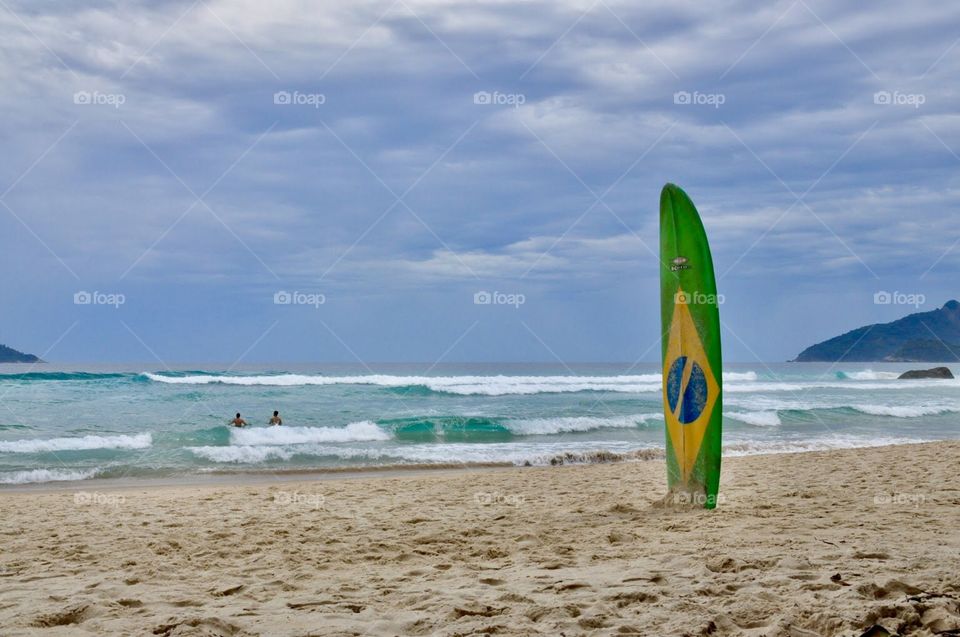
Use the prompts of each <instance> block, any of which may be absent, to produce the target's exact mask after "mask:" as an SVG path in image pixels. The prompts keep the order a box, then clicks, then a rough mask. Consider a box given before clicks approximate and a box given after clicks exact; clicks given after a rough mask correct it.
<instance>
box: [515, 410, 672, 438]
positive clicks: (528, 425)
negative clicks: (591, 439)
mask: <svg viewBox="0 0 960 637" xmlns="http://www.w3.org/2000/svg"><path fill="white" fill-rule="evenodd" d="M650 420H663V414H661V413H655V414H636V415H633V416H610V417H597V416H566V417H558V418H526V419H518V420H508V421H506V423H504V424H506V426H507V428H508V429H510V431H512V432H513V433H515V434H518V435H521V436H531V435H549V434H559V433H568V432H569V433H572V432H576V431H594V430H596V429H632V428H634V427H636V426H637V425H642V424H645V423H647V422H649V421H650Z"/></svg>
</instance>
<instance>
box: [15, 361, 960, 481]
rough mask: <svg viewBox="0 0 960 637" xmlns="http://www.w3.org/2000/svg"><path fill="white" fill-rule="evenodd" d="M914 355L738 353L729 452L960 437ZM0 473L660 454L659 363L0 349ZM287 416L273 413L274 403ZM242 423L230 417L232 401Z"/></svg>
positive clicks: (939, 391)
mask: <svg viewBox="0 0 960 637" xmlns="http://www.w3.org/2000/svg"><path fill="white" fill-rule="evenodd" d="M929 366H931V365H929V364H924V365H916V364H913V365H909V364H876V363H874V364H869V365H866V364H848V363H845V364H812V363H771V364H761V363H755V364H735V365H730V366H728V367H727V368H725V370H724V453H725V455H727V456H734V455H747V454H760V453H786V452H794V451H811V450H823V449H837V448H852V447H867V446H878V445H891V444H899V443H910V442H923V441H931V440H942V439H954V438H958V437H960V416H958V414H960V381H952V380H946V381H943V380H916V381H907V380H897V379H896V377H897V375H898V374H899V373H900V372H902V371H904V370H906V369H908V368H911V367H913V368H917V367H929ZM0 404H2V409H0V484H3V485H17V484H26V483H44V482H54V481H82V480H93V479H98V478H121V479H123V478H126V479H130V480H136V479H140V478H150V477H162V478H170V477H185V476H186V477H189V476H199V475H201V474H210V473H224V472H227V473H229V472H262V473H265V474H270V473H274V474H279V473H281V472H291V471H313V470H318V471H325V470H330V469H343V468H350V467H354V468H358V469H359V468H371V467H397V466H417V465H431V466H433V465H440V466H446V465H455V466H460V465H477V464H508V465H528V464H529V465H549V464H556V463H571V462H573V463H576V462H596V461H610V460H611V459H613V460H616V459H623V460H631V459H635V458H643V457H649V456H651V455H656V454H657V453H658V452H662V450H663V447H664V422H663V416H662V408H661V394H660V369H659V366H658V365H656V364H652V363H649V364H640V365H635V366H627V365H613V364H594V365H587V364H581V365H573V366H570V367H566V366H558V365H541V364H442V365H436V366H432V367H429V368H428V367H427V366H426V365H399V364H389V365H377V366H372V368H367V367H366V366H360V365H313V366H306V365H303V366H290V365H287V366H283V367H280V366H276V367H269V366H259V367H257V366H244V367H242V368H234V369H231V370H224V369H221V368H218V367H216V366H213V365H189V366H182V367H179V368H175V369H172V370H156V369H148V368H145V367H144V366H104V365H87V366H53V365H49V364H41V365H36V366H24V365H0ZM275 409H276V410H279V411H280V413H281V416H282V417H283V426H281V427H268V426H267V424H266V423H267V420H268V419H269V417H270V415H271V414H272V412H273V410H275ZM238 411H239V412H241V413H242V414H243V417H244V418H245V419H246V420H247V421H248V422H249V423H250V424H251V426H250V427H247V428H244V429H235V428H232V427H228V426H227V423H228V421H229V420H230V419H231V418H232V417H233V415H234V414H235V413H236V412H238Z"/></svg>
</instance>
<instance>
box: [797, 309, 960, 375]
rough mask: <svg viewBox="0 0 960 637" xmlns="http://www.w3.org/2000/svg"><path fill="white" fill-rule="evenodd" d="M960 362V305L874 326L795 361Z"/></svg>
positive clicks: (818, 346) (819, 345)
mask: <svg viewBox="0 0 960 637" xmlns="http://www.w3.org/2000/svg"><path fill="white" fill-rule="evenodd" d="M813 361H822V362H841V361H849V362H880V361H883V362H904V363H909V362H935V363H942V362H953V361H960V302H957V301H947V303H946V304H944V306H943V307H941V308H940V309H937V310H931V311H929V312H917V313H916V314H910V315H908V316H905V317H903V318H902V319H898V320H896V321H893V322H891V323H875V324H873V325H865V326H864V327H858V328H857V329H855V330H853V331H850V332H847V333H846V334H841V335H840V336H835V337H833V338H831V339H828V340H826V341H823V342H822V343H817V344H816V345H811V346H810V347H808V348H807V349H805V350H803V351H802V352H800V355H799V356H797V358H796V359H795V361H794V362H801V363H803V362H813Z"/></svg>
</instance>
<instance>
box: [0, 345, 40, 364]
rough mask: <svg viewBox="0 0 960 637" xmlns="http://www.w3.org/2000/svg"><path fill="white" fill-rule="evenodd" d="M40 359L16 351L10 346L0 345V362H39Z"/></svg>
mask: <svg viewBox="0 0 960 637" xmlns="http://www.w3.org/2000/svg"><path fill="white" fill-rule="evenodd" d="M39 362H40V359H39V358H37V357H36V356H34V355H33V354H24V353H23V352H18V351H17V350H15V349H13V348H12V347H7V346H6V345H0V363H39Z"/></svg>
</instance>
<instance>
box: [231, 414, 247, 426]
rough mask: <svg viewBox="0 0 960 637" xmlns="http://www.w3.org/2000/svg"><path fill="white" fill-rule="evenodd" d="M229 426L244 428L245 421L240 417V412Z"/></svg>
mask: <svg viewBox="0 0 960 637" xmlns="http://www.w3.org/2000/svg"><path fill="white" fill-rule="evenodd" d="M230 424H231V425H233V426H234V427H246V426H247V421H246V420H244V419H243V418H241V417H240V412H239V411H238V412H237V417H236V418H234V419H233V420H231V421H230Z"/></svg>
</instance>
